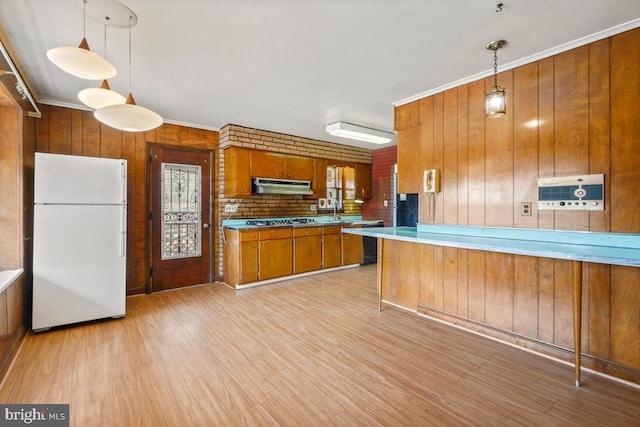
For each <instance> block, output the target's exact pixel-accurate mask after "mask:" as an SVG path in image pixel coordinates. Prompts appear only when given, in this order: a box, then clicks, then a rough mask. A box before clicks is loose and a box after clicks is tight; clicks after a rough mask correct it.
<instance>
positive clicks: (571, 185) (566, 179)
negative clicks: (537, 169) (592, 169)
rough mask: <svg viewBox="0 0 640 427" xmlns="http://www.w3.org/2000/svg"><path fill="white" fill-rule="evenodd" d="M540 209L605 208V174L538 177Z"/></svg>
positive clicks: (592, 209) (589, 209) (593, 209)
mask: <svg viewBox="0 0 640 427" xmlns="http://www.w3.org/2000/svg"><path fill="white" fill-rule="evenodd" d="M538 210H574V211H603V210H604V174H592V175H573V176H556V177H549V178H538Z"/></svg>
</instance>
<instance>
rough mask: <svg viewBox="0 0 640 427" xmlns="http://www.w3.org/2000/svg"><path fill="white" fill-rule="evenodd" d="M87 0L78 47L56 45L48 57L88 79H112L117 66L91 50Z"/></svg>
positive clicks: (70, 71) (58, 64)
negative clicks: (87, 32) (87, 22)
mask: <svg viewBox="0 0 640 427" xmlns="http://www.w3.org/2000/svg"><path fill="white" fill-rule="evenodd" d="M86 4H87V1H86V0H82V15H83V24H82V41H81V42H80V45H79V46H78V47H56V48H53V49H49V51H48V52H47V58H49V60H50V61H51V62H53V63H54V64H55V65H56V66H57V67H59V68H60V69H62V70H63V71H66V72H67V73H69V74H71V75H74V76H76V77H79V78H81V79H87V80H104V79H110V78H111V77H114V76H115V75H116V74H117V71H116V68H115V67H114V66H113V65H111V63H110V62H109V61H107V60H106V59H104V58H103V57H102V56H100V55H98V54H97V53H93V52H91V50H90V49H89V43H87V37H86V25H87V24H86V21H87V14H86Z"/></svg>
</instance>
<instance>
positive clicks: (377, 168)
mask: <svg viewBox="0 0 640 427" xmlns="http://www.w3.org/2000/svg"><path fill="white" fill-rule="evenodd" d="M371 157H372V163H373V164H372V171H371V175H372V193H373V198H372V199H371V200H369V201H367V202H366V203H365V204H364V205H362V218H364V219H381V220H384V225H385V227H392V226H393V199H394V197H395V194H394V191H393V165H394V164H395V163H396V160H397V149H396V147H388V148H382V149H380V150H375V151H373V153H372V156H371ZM385 200H386V201H387V206H384V201H385Z"/></svg>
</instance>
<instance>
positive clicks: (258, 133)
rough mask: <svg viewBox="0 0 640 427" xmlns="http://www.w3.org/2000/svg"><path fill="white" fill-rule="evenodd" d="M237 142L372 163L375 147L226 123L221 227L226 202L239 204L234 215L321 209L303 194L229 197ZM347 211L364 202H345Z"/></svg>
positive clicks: (356, 212)
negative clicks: (229, 164) (227, 163)
mask: <svg viewBox="0 0 640 427" xmlns="http://www.w3.org/2000/svg"><path fill="white" fill-rule="evenodd" d="M231 146H236V147H246V148H252V149H256V150H265V151H274V152H277V153H284V154H292V155H297V156H304V157H317V158H324V159H331V160H342V161H346V162H358V163H371V153H372V152H371V150H368V149H365V148H358V147H350V146H346V145H340V144H334V143H331V142H325V141H318V140H314V139H309V138H303V137H299V136H294V135H286V134H282V133H277V132H270V131H266V130H260V129H253V128H248V127H243V126H238V125H232V124H230V125H226V126H225V127H223V128H222V129H221V130H220V139H219V152H218V159H219V160H220V169H219V180H218V183H219V188H218V190H219V191H218V227H221V226H222V220H223V219H227V218H230V214H228V213H225V212H224V205H226V204H234V205H238V212H237V213H234V214H232V216H231V218H234V219H238V218H271V217H293V216H295V217H301V216H315V215H318V212H317V211H312V210H311V206H312V205H315V206H316V208H317V205H318V201H317V200H315V199H304V198H303V196H295V195H283V194H264V195H255V196H251V197H250V198H228V197H225V195H224V151H223V150H224V149H225V148H228V147H231ZM343 214H344V215H360V214H361V205H359V204H356V203H350V202H345V203H344V212H343ZM223 244H224V243H223V242H222V241H221V242H220V252H219V253H220V257H219V263H218V264H219V274H220V275H222V271H223V262H224V260H223V253H224V248H223V246H222V245H223Z"/></svg>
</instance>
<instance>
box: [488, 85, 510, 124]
mask: <svg viewBox="0 0 640 427" xmlns="http://www.w3.org/2000/svg"><path fill="white" fill-rule="evenodd" d="M506 112H507V94H506V92H505V90H504V88H502V87H500V86H498V85H495V86H493V87H492V88H491V90H490V91H489V92H487V93H486V94H485V100H484V115H485V116H486V117H490V118H496V117H502V116H504V115H505V114H506Z"/></svg>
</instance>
